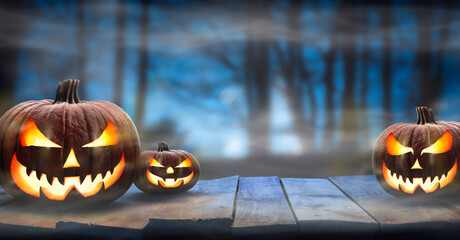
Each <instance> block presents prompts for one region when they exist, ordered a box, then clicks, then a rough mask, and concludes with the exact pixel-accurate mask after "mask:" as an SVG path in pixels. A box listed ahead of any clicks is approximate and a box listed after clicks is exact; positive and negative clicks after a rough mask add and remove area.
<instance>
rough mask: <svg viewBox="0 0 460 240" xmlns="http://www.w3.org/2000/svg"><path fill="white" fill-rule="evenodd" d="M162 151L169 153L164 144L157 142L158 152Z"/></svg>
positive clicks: (166, 145)
mask: <svg viewBox="0 0 460 240" xmlns="http://www.w3.org/2000/svg"><path fill="white" fill-rule="evenodd" d="M163 151H166V152H169V147H168V144H167V143H165V142H159V143H158V152H163Z"/></svg>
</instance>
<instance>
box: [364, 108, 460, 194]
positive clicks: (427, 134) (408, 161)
mask: <svg viewBox="0 0 460 240" xmlns="http://www.w3.org/2000/svg"><path fill="white" fill-rule="evenodd" d="M416 110H417V122H416V123H397V124H394V125H392V126H390V127H388V128H387V129H385V130H384V131H383V132H382V133H381V134H380V136H379V137H378V139H377V142H376V143H375V146H374V151H373V155H372V166H373V170H374V174H375V176H376V177H377V180H378V181H379V183H380V185H381V186H382V187H383V188H384V189H385V190H386V191H387V192H389V193H391V194H393V195H397V196H404V195H406V196H408V195H412V194H427V193H433V192H442V190H441V189H445V188H446V186H448V185H453V184H451V182H452V181H453V180H454V179H455V176H456V175H457V159H458V154H459V150H460V149H459V144H460V139H459V131H460V123H458V122H453V121H451V122H446V121H437V122H436V121H435V120H434V115H433V111H432V110H431V109H429V108H426V107H417V108H416Z"/></svg>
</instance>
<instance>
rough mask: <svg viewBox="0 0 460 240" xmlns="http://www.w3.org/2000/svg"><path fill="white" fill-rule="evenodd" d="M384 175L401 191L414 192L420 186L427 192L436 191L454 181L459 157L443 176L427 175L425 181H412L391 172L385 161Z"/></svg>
mask: <svg viewBox="0 0 460 240" xmlns="http://www.w3.org/2000/svg"><path fill="white" fill-rule="evenodd" d="M382 171H383V177H384V179H385V181H386V182H387V183H388V185H390V187H392V188H394V189H396V190H398V191H399V189H401V190H402V191H403V192H405V193H409V194H413V193H414V192H415V190H416V189H417V188H418V187H420V188H422V189H423V191H425V192H426V193H431V192H434V191H435V190H436V189H438V187H439V186H440V187H441V188H443V187H445V186H446V185H447V184H449V183H450V182H452V180H453V179H454V177H455V175H456V174H457V159H455V164H454V166H452V168H451V169H450V170H449V172H448V173H447V176H446V175H445V174H443V175H441V177H439V176H436V177H434V178H433V179H431V177H427V178H426V180H425V182H423V178H412V181H411V180H410V179H409V178H406V179H403V177H402V176H401V175H398V174H396V173H393V174H391V171H390V170H389V169H388V168H387V167H386V166H385V162H384V163H383V166H382Z"/></svg>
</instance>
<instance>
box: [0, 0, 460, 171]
mask: <svg viewBox="0 0 460 240" xmlns="http://www.w3.org/2000/svg"><path fill="white" fill-rule="evenodd" d="M459 9H460V5H459V3H458V2H453V1H452V2H442V1H438V2H434V1H433V2H429V1H426V2H425V3H423V4H422V3H419V2H417V3H416V2H415V1H383V3H381V4H380V3H372V4H370V3H367V1H338V0H328V1H302V2H296V1H260V0H254V1H239V2H236V1H214V2H210V1H179V0H176V1H145V0H133V1H127V0H126V1H122V0H102V1H86V0H82V1H76V0H75V1H71V0H69V1H58V0H54V1H53V0H49V1H14V2H13V1H2V2H1V3H0V51H1V56H0V58H1V61H2V66H1V67H0V68H1V75H2V76H0V77H1V81H2V89H1V94H0V101H1V110H2V113H3V112H5V111H6V110H7V109H9V108H10V107H12V106H13V105H15V104H17V103H19V102H22V101H26V100H31V99H43V98H53V97H54V93H55V88H56V85H57V83H58V82H59V81H62V80H64V79H67V78H78V79H81V80H82V82H81V84H80V99H86V100H97V99H102V100H107V101H112V102H115V103H116V104H118V105H119V106H121V107H122V108H123V109H125V111H126V112H127V113H128V114H129V115H130V116H131V118H132V119H133V120H134V122H135V123H136V125H137V127H138V130H139V133H140V136H141V141H142V143H143V148H144V149H148V148H151V149H154V148H156V147H155V144H156V142H157V141H160V140H164V141H167V142H169V143H170V145H171V146H172V148H182V149H185V150H187V151H190V152H192V153H193V154H194V155H196V156H197V157H198V158H199V159H200V160H201V162H202V166H203V175H204V176H205V177H221V176H224V175H235V174H239V175H279V176H299V177H306V176H310V177H312V176H323V177H324V176H328V175H342V174H361V173H367V174H369V173H371V152H372V147H373V144H374V141H375V139H376V138H377V136H378V135H379V133H380V132H381V131H382V130H383V129H384V128H386V127H387V126H388V125H390V124H392V123H396V122H414V121H415V118H416V116H415V107H416V106H420V105H425V106H429V107H432V108H433V109H434V111H435V114H436V116H437V119H442V120H460V109H459V108H458V107H457V106H459V105H460V95H459V94H458V93H459V92H460V81H459V80H458V79H457V78H458V76H459V73H460V67H459V62H460V55H459V53H460V51H459V50H460V46H459V42H460V41H458V40H459V36H460V32H459V31H458V29H459V27H460V21H459V20H460V19H459V17H460V14H459V13H460V12H459Z"/></svg>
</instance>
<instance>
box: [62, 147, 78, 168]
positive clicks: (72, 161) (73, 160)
mask: <svg viewBox="0 0 460 240" xmlns="http://www.w3.org/2000/svg"><path fill="white" fill-rule="evenodd" d="M70 167H80V164H79V163H78V161H77V157H76V156H75V152H74V151H73V148H72V149H71V150H70V153H69V156H68V157H67V160H65V163H64V167H62V168H70Z"/></svg>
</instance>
